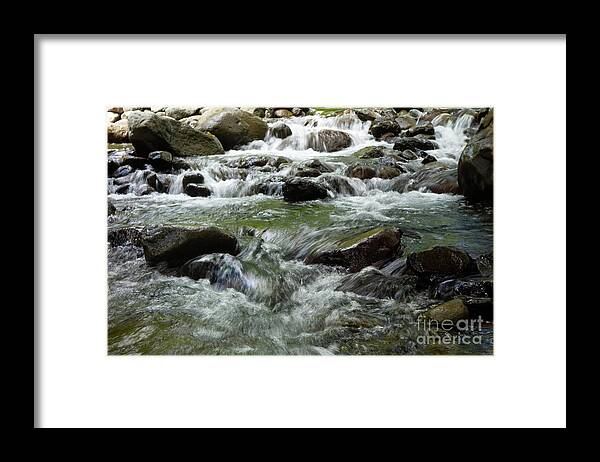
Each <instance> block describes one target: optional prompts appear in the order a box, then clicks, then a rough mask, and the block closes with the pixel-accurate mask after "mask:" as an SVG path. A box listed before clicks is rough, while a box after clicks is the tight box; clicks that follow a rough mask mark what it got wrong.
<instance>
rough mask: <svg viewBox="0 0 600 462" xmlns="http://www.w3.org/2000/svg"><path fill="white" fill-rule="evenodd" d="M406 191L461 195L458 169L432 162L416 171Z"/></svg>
mask: <svg viewBox="0 0 600 462" xmlns="http://www.w3.org/2000/svg"><path fill="white" fill-rule="evenodd" d="M394 189H395V188H394ZM405 190H406V191H428V192H432V193H435V194H460V193H461V189H460V186H459V184H458V176H457V169H456V168H450V167H448V166H447V165H444V164H442V163H439V162H431V163H429V164H427V165H426V166H425V167H423V168H422V169H420V170H418V171H416V172H415V173H413V174H412V176H411V177H410V179H409V181H408V184H407V185H406V187H405Z"/></svg>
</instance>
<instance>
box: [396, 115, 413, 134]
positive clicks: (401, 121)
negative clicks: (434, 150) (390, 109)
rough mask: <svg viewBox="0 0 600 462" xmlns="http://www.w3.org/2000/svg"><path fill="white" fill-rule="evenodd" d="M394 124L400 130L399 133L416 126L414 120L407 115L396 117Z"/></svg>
mask: <svg viewBox="0 0 600 462" xmlns="http://www.w3.org/2000/svg"><path fill="white" fill-rule="evenodd" d="M395 122H396V124H397V125H398V128H399V129H400V131H402V130H409V129H411V128H412V127H414V126H415V125H416V124H417V121H416V119H414V118H413V117H411V116H409V115H404V116H401V117H397V118H396V120H395Z"/></svg>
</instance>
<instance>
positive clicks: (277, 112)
mask: <svg viewBox="0 0 600 462" xmlns="http://www.w3.org/2000/svg"><path fill="white" fill-rule="evenodd" d="M273 116H274V117H277V118H284V117H293V116H294V114H293V112H292V111H289V110H287V109H276V110H275V112H273Z"/></svg>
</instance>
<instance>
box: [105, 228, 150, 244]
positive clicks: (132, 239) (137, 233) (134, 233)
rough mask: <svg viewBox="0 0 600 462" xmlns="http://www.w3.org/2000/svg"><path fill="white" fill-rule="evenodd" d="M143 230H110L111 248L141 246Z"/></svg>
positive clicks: (109, 241)
mask: <svg viewBox="0 0 600 462" xmlns="http://www.w3.org/2000/svg"><path fill="white" fill-rule="evenodd" d="M141 240H142V230H141V229H140V228H133V227H128V228H117V229H110V230H108V243H109V244H110V245H111V247H117V246H122V245H127V244H132V245H135V246H141V245H142V244H141Z"/></svg>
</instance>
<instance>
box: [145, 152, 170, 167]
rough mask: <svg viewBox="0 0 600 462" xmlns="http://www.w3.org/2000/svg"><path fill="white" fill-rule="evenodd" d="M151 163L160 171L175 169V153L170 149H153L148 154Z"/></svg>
mask: <svg viewBox="0 0 600 462" xmlns="http://www.w3.org/2000/svg"><path fill="white" fill-rule="evenodd" d="M148 160H149V161H150V165H152V167H154V169H155V170H156V171H159V172H170V171H171V170H173V154H171V153H170V152H168V151H152V152H151V153H150V154H148Z"/></svg>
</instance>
